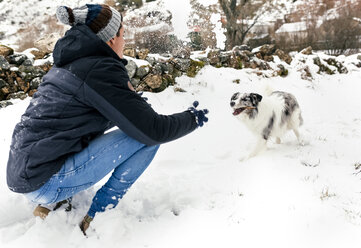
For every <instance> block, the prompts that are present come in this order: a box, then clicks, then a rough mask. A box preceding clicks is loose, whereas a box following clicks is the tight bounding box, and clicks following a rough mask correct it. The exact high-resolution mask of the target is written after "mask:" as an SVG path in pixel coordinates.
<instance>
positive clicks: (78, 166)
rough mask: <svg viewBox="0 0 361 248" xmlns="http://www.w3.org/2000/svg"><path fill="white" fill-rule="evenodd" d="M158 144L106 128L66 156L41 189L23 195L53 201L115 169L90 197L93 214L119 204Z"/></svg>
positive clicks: (81, 188) (50, 202)
mask: <svg viewBox="0 0 361 248" xmlns="http://www.w3.org/2000/svg"><path fill="white" fill-rule="evenodd" d="M158 148H159V145H157V146H146V145H144V144H142V143H139V142H138V141H136V140H135V139H133V138H131V137H129V136H128V135H126V134H125V133H124V132H122V131H120V130H115V131H112V132H109V133H107V134H104V135H102V136H100V137H98V138H96V139H95V140H93V141H92V142H90V144H89V146H88V147H86V148H85V149H84V150H82V151H81V152H79V153H76V154H74V155H71V156H70V157H68V158H67V159H66V161H65V163H64V165H63V166H62V168H61V169H60V171H59V172H58V173H56V174H54V175H53V176H52V177H51V178H50V179H49V180H48V181H47V182H46V183H45V184H44V185H43V186H42V187H41V188H40V189H38V190H36V191H34V192H31V193H27V194H25V195H26V197H27V198H28V199H30V200H31V201H32V202H35V203H39V204H44V205H47V204H52V203H56V202H59V201H62V200H65V199H67V198H69V197H71V196H73V195H74V194H76V193H78V192H80V191H82V190H85V189H87V188H89V187H91V186H92V185H94V184H95V183H97V182H98V181H100V180H101V179H102V178H103V177H105V176H106V175H107V174H108V173H109V172H111V171H112V170H114V171H113V173H112V175H111V177H110V178H109V180H108V181H107V182H106V183H105V184H104V185H103V186H102V187H101V188H100V189H99V190H98V191H97V192H96V195H95V196H94V198H93V201H92V204H91V207H90V209H89V211H88V215H89V216H90V217H93V218H94V216H95V213H97V212H103V211H104V210H105V209H106V207H115V206H116V205H117V204H118V201H119V200H120V199H121V198H122V197H123V195H124V194H125V193H126V192H127V190H128V189H129V188H130V186H131V185H132V184H133V183H134V182H135V181H136V180H137V179H138V177H139V176H140V175H141V174H142V173H143V171H144V170H145V169H146V168H147V167H148V165H149V164H150V163H151V161H152V160H153V158H154V156H155V154H156V152H157V151H158ZM44 155H45V156H46V154H44Z"/></svg>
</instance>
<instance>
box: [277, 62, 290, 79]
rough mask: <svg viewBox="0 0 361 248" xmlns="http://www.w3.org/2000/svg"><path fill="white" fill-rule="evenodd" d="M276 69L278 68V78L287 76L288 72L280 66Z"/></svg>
mask: <svg viewBox="0 0 361 248" xmlns="http://www.w3.org/2000/svg"><path fill="white" fill-rule="evenodd" d="M277 67H278V68H280V69H279V70H278V71H277V74H278V76H281V77H286V76H287V75H288V70H287V69H286V68H285V67H284V66H283V65H281V64H279V65H277Z"/></svg>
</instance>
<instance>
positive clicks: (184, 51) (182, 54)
mask: <svg viewBox="0 0 361 248" xmlns="http://www.w3.org/2000/svg"><path fill="white" fill-rule="evenodd" d="M172 54H173V57H175V58H181V59H190V57H191V49H190V48H189V47H178V48H175V49H174V50H173V51H172Z"/></svg>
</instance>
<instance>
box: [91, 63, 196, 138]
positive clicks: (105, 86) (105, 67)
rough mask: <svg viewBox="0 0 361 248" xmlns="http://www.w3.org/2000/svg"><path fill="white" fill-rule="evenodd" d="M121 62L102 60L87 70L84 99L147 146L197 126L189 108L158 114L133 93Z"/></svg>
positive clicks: (180, 135)
mask: <svg viewBox="0 0 361 248" xmlns="http://www.w3.org/2000/svg"><path fill="white" fill-rule="evenodd" d="M128 81H129V77H128V74H127V72H126V69H125V67H124V66H123V64H121V63H119V62H118V61H114V60H113V59H103V60H101V62H99V63H97V64H96V65H94V66H93V68H92V69H91V70H90V72H89V74H88V76H87V78H86V79H85V85H84V98H85V100H86V101H87V102H88V103H89V104H90V105H92V106H93V107H94V108H96V109H97V110H98V111H99V112H100V113H101V114H102V115H103V116H104V117H105V118H107V119H108V120H110V121H112V122H113V123H114V124H115V125H116V126H118V127H119V129H121V130H123V131H124V132H125V133H126V134H127V135H129V136H130V137H132V138H134V139H136V140H138V141H139V142H141V143H144V144H146V145H156V144H161V143H165V142H169V141H172V140H175V139H177V138H180V137H182V136H184V135H186V134H188V133H190V132H192V131H193V130H195V129H196V128H197V124H196V122H195V119H194V116H193V114H191V113H190V112H189V111H184V112H181V113H177V114H173V115H161V114H157V113H156V112H155V111H154V110H153V109H152V107H151V106H150V105H149V104H148V103H147V102H146V101H145V100H144V99H143V98H141V97H140V96H139V95H138V94H137V93H136V92H133V91H131V90H130V89H129V88H128V85H127V83H128Z"/></svg>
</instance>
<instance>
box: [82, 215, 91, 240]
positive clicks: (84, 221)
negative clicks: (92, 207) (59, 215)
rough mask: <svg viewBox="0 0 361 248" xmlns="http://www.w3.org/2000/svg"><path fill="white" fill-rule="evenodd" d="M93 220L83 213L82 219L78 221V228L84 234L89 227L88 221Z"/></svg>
mask: <svg viewBox="0 0 361 248" xmlns="http://www.w3.org/2000/svg"><path fill="white" fill-rule="evenodd" d="M92 220H93V218H92V217H90V216H89V215H85V217H84V219H83V220H82V221H81V222H80V224H79V227H80V230H81V231H82V232H83V234H84V235H86V233H85V232H86V230H87V229H88V228H89V225H90V222H91V221H92Z"/></svg>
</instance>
